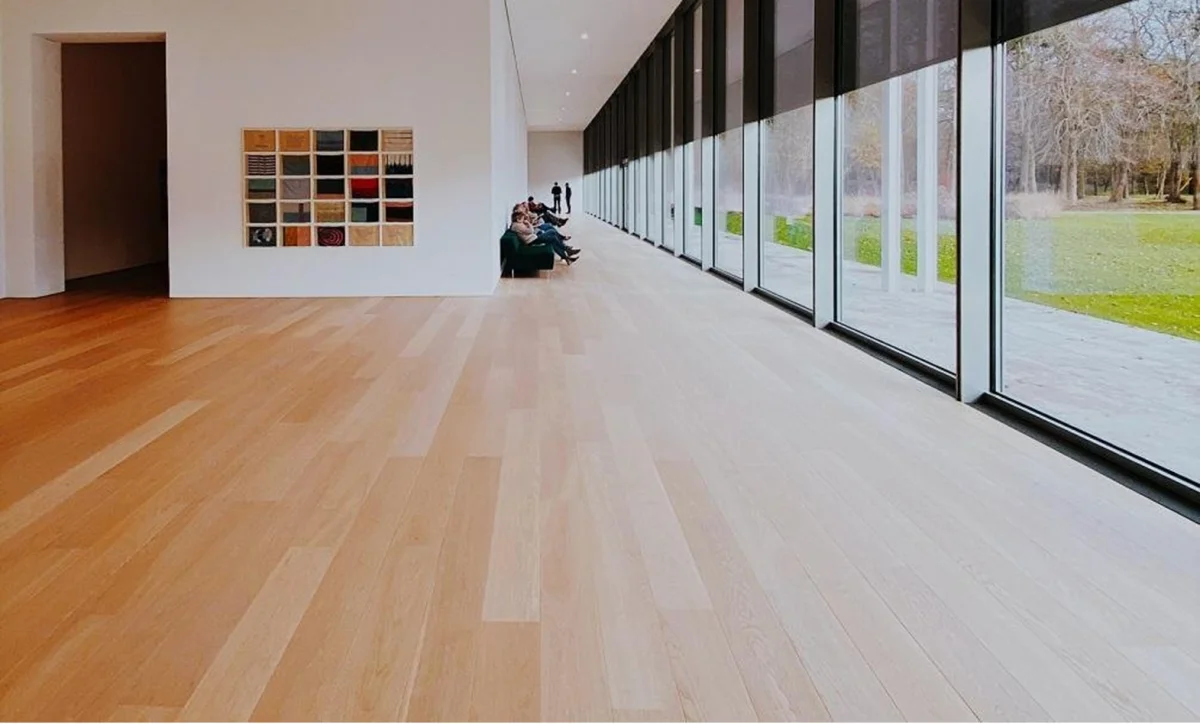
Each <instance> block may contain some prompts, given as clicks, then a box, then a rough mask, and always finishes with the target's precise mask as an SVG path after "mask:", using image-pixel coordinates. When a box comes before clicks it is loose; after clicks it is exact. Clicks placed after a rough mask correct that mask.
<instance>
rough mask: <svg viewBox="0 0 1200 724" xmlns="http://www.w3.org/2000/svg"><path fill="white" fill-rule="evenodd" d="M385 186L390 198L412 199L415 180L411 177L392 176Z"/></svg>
mask: <svg viewBox="0 0 1200 724" xmlns="http://www.w3.org/2000/svg"><path fill="white" fill-rule="evenodd" d="M384 186H385V193H386V194H387V198H389V199H411V198H412V197H413V180H412V179H410V178H390V179H388V180H387V182H386V183H385V184H384Z"/></svg>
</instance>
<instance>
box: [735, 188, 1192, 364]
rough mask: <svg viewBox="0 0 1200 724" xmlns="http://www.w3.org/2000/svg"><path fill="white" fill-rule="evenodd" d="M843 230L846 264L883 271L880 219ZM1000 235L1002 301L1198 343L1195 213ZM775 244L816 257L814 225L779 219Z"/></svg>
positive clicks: (950, 250)
mask: <svg viewBox="0 0 1200 724" xmlns="http://www.w3.org/2000/svg"><path fill="white" fill-rule="evenodd" d="M734 225H735V224H734V223H730V222H727V227H732V226H734ZM736 227H737V228H738V229H739V230H740V228H741V218H740V216H739V218H738V219H737V220H736ZM845 229H846V232H847V237H846V242H845V243H846V248H847V251H848V253H847V255H846V256H847V258H850V259H853V260H855V261H857V262H860V263H862V264H870V265H873V266H879V265H880V263H881V262H880V257H881V247H880V221H879V220H878V219H873V218H872V219H854V220H848V223H847V224H846V225H845ZM942 230H943V233H942V234H941V235H940V236H939V237H938V278H939V279H941V280H942V281H945V282H951V283H952V282H954V280H955V278H956V271H957V270H956V268H955V259H956V254H957V245H956V243H955V238H954V235H953V233H946V232H948V231H949V229H948V228H947V226H946V225H943V227H942ZM730 231H732V229H730ZM1005 233H1006V238H1005V292H1006V293H1007V294H1008V296H1010V297H1015V298H1018V299H1024V300H1027V301H1031V302H1036V303H1038V304H1045V305H1048V306H1052V307H1056V308H1059V309H1065V310H1069V311H1072V312H1078V313H1080V314H1087V315H1089V316H1093V317H1099V318H1101V319H1108V320H1111V321H1115V322H1121V323H1123V324H1129V325H1133V326H1136V327H1142V328H1145V329H1152V330H1155V331H1158V332H1163V333H1165V334H1172V335H1176V336H1179V337H1186V338H1189V339H1196V340H1200V213H1188V212H1183V213H1163V212H1137V211H1096V212H1068V213H1065V214H1062V215H1060V216H1058V217H1055V218H1051V219H1037V220H1013V221H1009V222H1008V223H1007V225H1006V232H1005ZM774 239H775V241H776V242H777V243H779V244H782V245H784V246H790V247H793V248H796V249H802V250H805V251H812V219H811V217H804V218H798V219H787V218H784V217H776V218H775V229H774ZM901 269H902V270H903V272H904V273H905V274H910V275H911V274H916V271H917V242H916V231H915V226H914V225H913V223H912V222H911V221H910V220H906V221H905V222H904V224H903V225H902V228H901Z"/></svg>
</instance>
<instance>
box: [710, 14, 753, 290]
mask: <svg viewBox="0 0 1200 724" xmlns="http://www.w3.org/2000/svg"><path fill="white" fill-rule="evenodd" d="M745 32H746V29H745V0H725V57H724V58H723V59H720V61H719V62H723V63H724V64H725V72H724V74H723V75H724V78H725V93H724V95H725V98H724V100H725V108H724V109H718V112H723V113H724V119H725V123H724V132H722V133H721V134H719V135H718V136H717V137H716V146H715V149H716V156H715V166H714V172H715V182H714V188H715V199H714V201H715V204H716V215H715V219H714V221H715V231H714V233H715V236H716V242H715V243H716V245H715V247H714V249H713V266H715V267H716V268H717V269H719V270H721V271H724V272H726V273H728V274H732V275H733V276H735V277H738V278H739V279H740V278H741V277H742V263H743V261H742V260H743V256H742V253H743V252H742V241H743V240H742V226H743V223H742V222H743V217H742V208H743V201H744V198H743V186H742V173H743V156H744V155H745V154H744V153H743V147H742V93H743V86H742V77H743V75H744V73H743V68H744V50H743V46H744V45H745Z"/></svg>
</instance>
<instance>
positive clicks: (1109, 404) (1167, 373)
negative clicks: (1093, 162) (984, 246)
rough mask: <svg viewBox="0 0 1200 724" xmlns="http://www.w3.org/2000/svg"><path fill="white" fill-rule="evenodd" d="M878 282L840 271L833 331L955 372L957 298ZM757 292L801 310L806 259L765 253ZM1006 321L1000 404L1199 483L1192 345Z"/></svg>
mask: <svg viewBox="0 0 1200 724" xmlns="http://www.w3.org/2000/svg"><path fill="white" fill-rule="evenodd" d="M740 250H741V239H740V238H738V237H733V236H723V237H722V238H721V239H720V241H719V245H718V249H717V258H719V259H723V260H730V261H732V260H734V259H736V260H737V261H738V262H739V263H738V264H737V266H736V267H735V269H736V271H738V272H739V273H740V266H741V264H740V260H741V256H740V254H741V251H740ZM723 266H726V270H727V271H731V269H729V268H728V267H729V266H730V265H723ZM881 275H882V272H881V270H880V269H879V268H878V267H872V266H867V265H864V264H858V263H855V262H847V263H846V265H845V268H844V270H843V279H842V282H843V290H844V292H843V299H842V321H843V322H844V323H845V324H847V325H849V326H852V327H854V328H856V329H859V330H861V331H863V332H865V333H867V334H870V335H871V336H873V337H877V338H878V339H881V340H883V341H885V342H888V343H889V344H892V345H895V346H897V347H899V348H901V349H903V350H905V351H907V352H910V353H912V354H915V355H917V356H918V357H921V358H922V359H925V360H928V361H930V362H932V363H934V364H936V365H938V366H940V367H944V368H946V369H949V370H953V369H954V368H955V364H956V363H955V358H956V350H955V346H956V343H955V328H956V325H955V315H956V289H955V286H954V285H953V284H947V283H943V282H939V283H938V284H937V285H936V287H935V288H934V290H933V291H932V292H928V293H926V292H922V291H920V290H919V289H918V288H917V285H916V280H915V278H913V277H908V276H905V277H903V279H904V281H905V282H907V286H906V288H904V289H903V290H902V291H898V292H885V291H883V288H882V281H881V278H880V277H881ZM761 282H762V286H763V287H764V288H765V289H768V290H770V291H772V292H774V293H776V294H779V295H781V296H784V297H787V298H789V299H792V300H796V301H799V302H801V303H803V304H804V305H805V306H810V305H811V301H812V255H811V254H809V253H808V252H805V251H801V250H799V249H794V248H792V247H787V246H782V245H779V244H767V245H766V247H765V249H764V256H763V271H762V279H761ZM1003 319H1004V336H1003V345H1002V346H1003V354H1004V366H1003V381H1004V392H1005V394H1007V395H1008V396H1010V397H1012V398H1013V399H1016V400H1018V401H1020V402H1023V403H1025V404H1027V405H1029V406H1031V407H1034V408H1036V409H1038V410H1041V411H1042V412H1044V413H1046V414H1049V415H1051V416H1053V417H1056V418H1058V419H1060V420H1062V421H1064V422H1067V423H1069V424H1071V425H1074V426H1075V427H1078V428H1080V429H1082V430H1085V431H1087V432H1089V433H1091V434H1093V435H1096V436H1098V437H1100V438H1102V439H1105V440H1108V441H1109V442H1111V443H1113V444H1115V445H1118V446H1120V447H1122V448H1125V449H1126V450H1129V451H1130V452H1133V453H1135V454H1137V455H1140V456H1142V457H1144V458H1147V459H1149V460H1152V461H1154V462H1156V463H1158V464H1159V465H1162V466H1164V467H1166V468H1168V469H1171V470H1174V471H1175V472H1177V473H1180V474H1182V475H1184V476H1187V477H1189V478H1191V479H1192V480H1200V342H1195V341H1192V340H1189V339H1183V338H1181V337H1173V336H1171V335H1167V334H1162V333H1159V332H1154V331H1151V330H1146V329H1140V328H1137V327H1131V326H1128V325H1124V324H1120V323H1117V322H1110V321H1108V320H1104V319H1097V318H1094V317H1089V316H1087V315H1083V314H1077V313H1074V312H1068V311H1064V310H1060V309H1055V308H1053V307H1047V306H1042V305H1039V304H1033V303H1031V302H1025V301H1022V300H1020V299H1012V298H1006V299H1005V302H1004V310H1003ZM799 369H802V367H798V370H799Z"/></svg>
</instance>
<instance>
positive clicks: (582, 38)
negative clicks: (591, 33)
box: [579, 33, 588, 40]
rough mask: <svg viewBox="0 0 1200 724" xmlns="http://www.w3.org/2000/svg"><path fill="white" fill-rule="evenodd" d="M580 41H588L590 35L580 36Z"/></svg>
mask: <svg viewBox="0 0 1200 724" xmlns="http://www.w3.org/2000/svg"><path fill="white" fill-rule="evenodd" d="M579 39H580V40H587V39H588V34H587V33H584V34H583V35H580V36H579Z"/></svg>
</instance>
